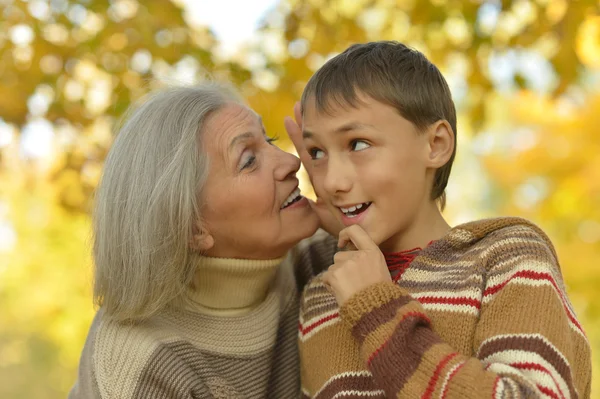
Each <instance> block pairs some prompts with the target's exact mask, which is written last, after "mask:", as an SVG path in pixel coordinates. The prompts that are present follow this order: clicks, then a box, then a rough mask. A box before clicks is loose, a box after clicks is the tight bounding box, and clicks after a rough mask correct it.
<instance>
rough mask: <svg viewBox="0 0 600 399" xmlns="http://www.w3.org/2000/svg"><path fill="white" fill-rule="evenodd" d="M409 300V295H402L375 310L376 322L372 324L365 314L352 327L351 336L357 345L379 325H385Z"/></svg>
mask: <svg viewBox="0 0 600 399" xmlns="http://www.w3.org/2000/svg"><path fill="white" fill-rule="evenodd" d="M411 300H412V298H411V297H410V295H404V296H401V297H400V298H396V299H393V300H391V301H390V302H387V303H386V304H384V305H383V306H381V307H380V308H379V309H378V310H377V321H376V322H373V320H372V319H371V318H369V315H370V313H367V314H366V315H365V317H362V318H361V319H360V320H358V322H357V323H356V324H354V326H353V327H352V336H354V338H355V339H356V340H357V341H358V342H359V344H362V342H363V341H364V339H365V338H366V337H367V336H368V335H369V334H371V333H372V332H373V331H374V330H375V329H377V327H379V326H380V325H381V324H385V323H387V322H388V321H391V320H392V319H393V318H394V317H396V315H397V314H398V310H399V309H400V308H401V307H403V306H404V305H406V304H407V303H409V302H410V301H411Z"/></svg>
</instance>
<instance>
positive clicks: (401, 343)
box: [365, 316, 440, 392]
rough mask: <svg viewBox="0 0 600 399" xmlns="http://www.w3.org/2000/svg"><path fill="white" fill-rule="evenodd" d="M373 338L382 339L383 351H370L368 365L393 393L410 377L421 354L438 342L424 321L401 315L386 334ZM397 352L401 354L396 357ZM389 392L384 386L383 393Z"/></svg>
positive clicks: (419, 361)
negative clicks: (393, 327)
mask: <svg viewBox="0 0 600 399" xmlns="http://www.w3.org/2000/svg"><path fill="white" fill-rule="evenodd" d="M379 331H381V330H376V331H375V332H374V333H372V335H374V334H377V332H379ZM373 338H374V340H376V341H378V342H384V343H385V344H384V345H385V347H386V350H384V351H381V352H379V353H377V354H371V356H372V358H371V359H370V360H371V362H370V368H371V369H372V370H373V372H374V373H376V375H377V376H378V380H377V381H378V383H382V382H385V384H382V386H383V385H387V386H388V387H393V391H394V392H399V391H400V390H401V389H402V387H403V386H404V384H406V382H407V381H408V380H409V378H411V377H412V375H413V374H414V372H415V370H417V368H418V367H419V364H420V363H421V359H422V357H423V354H424V353H425V352H427V350H429V349H430V348H431V347H432V346H433V345H435V344H436V343H438V342H440V341H439V338H438V337H437V336H436V335H435V334H434V333H433V332H432V331H431V330H430V329H429V327H427V323H426V322H425V321H424V320H423V319H422V318H420V317H418V316H414V317H408V318H405V319H404V320H403V321H402V322H400V323H399V324H398V325H397V326H396V329H395V330H394V332H393V333H392V335H391V336H389V337H373ZM386 338H387V339H386ZM370 340H371V339H370V338H369V341H370ZM399 353H402V356H398V354H399ZM365 360H368V359H365ZM390 365H391V366H392V367H390ZM380 380H381V381H380ZM390 391H391V390H390V389H387V392H390Z"/></svg>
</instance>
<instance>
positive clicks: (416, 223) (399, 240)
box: [379, 204, 450, 252]
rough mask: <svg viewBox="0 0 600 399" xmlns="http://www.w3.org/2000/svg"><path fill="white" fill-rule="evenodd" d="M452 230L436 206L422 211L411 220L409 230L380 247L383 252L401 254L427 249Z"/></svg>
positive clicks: (433, 205) (391, 238)
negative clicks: (430, 244)
mask: <svg viewBox="0 0 600 399" xmlns="http://www.w3.org/2000/svg"><path fill="white" fill-rule="evenodd" d="M449 230H450V225H449V224H448V223H447V222H446V220H445V219H444V216H442V213H441V212H440V210H439V209H438V207H437V205H436V204H432V206H428V207H426V208H425V209H422V210H421V212H419V213H418V214H417V215H415V217H414V218H413V219H412V220H411V223H410V225H409V226H407V228H406V229H405V230H404V231H402V232H399V233H398V234H396V235H394V236H392V237H390V239H389V240H387V241H386V242H383V243H381V245H380V246H379V247H380V248H381V250H382V251H383V252H400V251H406V250H410V249H413V248H425V247H426V246H427V245H429V243H431V242H432V241H436V240H439V239H440V238H442V237H443V236H444V235H446V233H447V232H448V231H449Z"/></svg>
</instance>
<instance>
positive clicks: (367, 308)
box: [340, 281, 408, 328]
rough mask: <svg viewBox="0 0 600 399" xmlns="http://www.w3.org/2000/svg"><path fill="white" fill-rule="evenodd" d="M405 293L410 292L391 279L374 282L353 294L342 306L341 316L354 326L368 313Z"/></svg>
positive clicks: (349, 324) (350, 325)
mask: <svg viewBox="0 0 600 399" xmlns="http://www.w3.org/2000/svg"><path fill="white" fill-rule="evenodd" d="M404 295H408V292H407V291H405V290H404V289H402V288H400V287H399V286H398V285H397V284H396V283H393V282H391V281H386V282H383V283H377V284H373V285H371V286H369V287H367V288H365V289H363V290H361V291H359V292H357V293H356V294H354V295H352V297H350V299H349V300H348V301H346V303H345V304H344V305H343V306H342V307H341V309H340V316H341V317H342V320H344V322H345V323H346V324H347V325H348V326H349V327H350V328H352V327H354V325H355V324H356V323H358V321H359V320H360V319H361V318H362V317H363V316H364V315H366V314H367V313H369V312H372V311H373V310H374V309H377V308H379V307H381V306H383V305H385V304H386V303H388V302H390V301H392V300H394V299H396V298H400V297H402V296H404Z"/></svg>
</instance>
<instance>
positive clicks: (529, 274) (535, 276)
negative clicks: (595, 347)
mask: <svg viewBox="0 0 600 399" xmlns="http://www.w3.org/2000/svg"><path fill="white" fill-rule="evenodd" d="M518 277H524V278H528V279H530V280H538V281H540V280H547V281H549V282H550V284H552V286H553V287H554V289H555V290H556V292H558V296H559V298H560V300H561V302H562V305H563V307H564V308H565V312H566V313H567V317H568V318H569V320H571V322H572V323H573V324H575V326H576V327H577V328H578V329H579V331H581V333H582V334H583V335H584V336H585V332H584V331H583V328H582V327H581V325H580V324H579V322H578V321H577V319H576V318H575V316H574V315H573V314H572V313H571V310H570V309H569V307H568V306H567V304H566V300H565V297H564V296H563V294H562V291H561V290H560V289H559V288H558V285H557V284H556V282H555V281H554V278H553V277H552V275H550V274H549V273H541V272H534V271H532V270H521V271H518V272H516V273H515V274H513V275H512V276H510V278H509V279H508V280H506V281H503V282H502V283H500V284H497V285H494V286H491V287H488V288H487V289H486V290H485V291H484V292H483V296H484V297H485V296H488V295H494V294H496V293H497V292H498V291H500V290H501V289H502V288H504V286H505V285H506V284H508V283H509V282H510V281H511V280H512V279H514V278H518Z"/></svg>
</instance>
